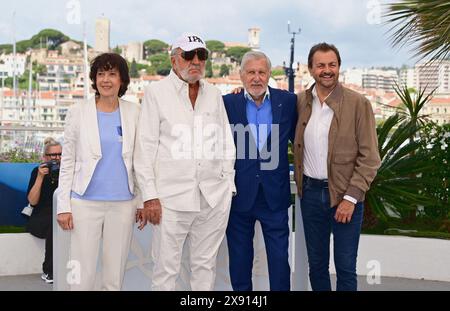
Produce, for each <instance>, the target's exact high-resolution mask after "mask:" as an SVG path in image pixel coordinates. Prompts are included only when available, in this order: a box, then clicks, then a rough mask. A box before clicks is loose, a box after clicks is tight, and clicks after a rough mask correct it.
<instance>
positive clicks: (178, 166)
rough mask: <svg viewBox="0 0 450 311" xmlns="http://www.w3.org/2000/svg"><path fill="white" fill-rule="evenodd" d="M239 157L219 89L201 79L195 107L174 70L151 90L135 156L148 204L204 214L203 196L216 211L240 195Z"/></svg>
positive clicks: (139, 180)
mask: <svg viewBox="0 0 450 311" xmlns="http://www.w3.org/2000/svg"><path fill="white" fill-rule="evenodd" d="M235 157H236V151H235V147H234V141H233V136H232V132H231V127H230V124H229V122H228V117H227V113H226V111H225V107H224V104H223V99H222V95H221V93H220V91H219V89H217V88H216V87H214V86H213V85H211V84H209V83H208V82H206V81H204V80H200V89H199V92H198V96H197V100H196V103H195V108H193V107H192V104H191V101H190V99H189V85H188V84H187V83H186V82H184V81H182V80H181V79H180V78H178V76H177V75H176V74H175V73H174V72H173V71H172V72H171V73H170V75H169V76H168V77H166V78H164V79H163V80H161V81H159V82H155V83H152V84H150V85H149V86H148V87H147V88H146V89H145V95H144V101H143V103H142V112H141V116H140V120H139V125H138V129H137V140H136V150H135V156H134V168H135V172H136V179H137V181H138V184H139V187H140V189H141V191H142V198H143V200H144V202H145V201H147V200H151V199H156V198H158V199H160V201H161V204H162V206H163V207H166V208H169V209H172V210H177V211H200V194H202V195H203V196H204V197H205V199H206V201H207V202H208V204H209V205H210V206H211V207H215V206H217V205H218V204H219V203H221V202H223V201H224V199H226V198H228V195H230V194H231V192H235V191H236V188H235V185H234V161H235Z"/></svg>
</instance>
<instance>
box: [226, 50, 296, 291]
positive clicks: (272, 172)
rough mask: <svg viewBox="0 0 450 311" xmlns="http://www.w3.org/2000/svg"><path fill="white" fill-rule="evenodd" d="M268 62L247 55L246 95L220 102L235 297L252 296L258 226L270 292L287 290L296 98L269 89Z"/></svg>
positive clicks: (244, 63)
mask: <svg viewBox="0 0 450 311" xmlns="http://www.w3.org/2000/svg"><path fill="white" fill-rule="evenodd" d="M270 74H271V63H270V60H269V58H268V57H267V56H266V55H265V54H264V53H262V52H256V51H251V52H248V53H246V54H245V55H244V57H243V58H242V63H241V72H240V75H241V80H242V83H243V85H244V89H243V90H242V91H241V92H240V93H238V94H229V95H226V96H224V102H225V108H226V110H227V113H228V119H229V121H230V124H231V127H232V129H233V136H234V142H235V144H236V151H237V155H236V164H235V170H236V178H235V183H236V188H237V195H236V196H235V197H234V198H233V201H232V205H231V213H230V218H229V222H228V227H227V241H228V250H229V262H230V277H231V284H232V286H233V289H234V290H236V291H251V290H252V288H253V287H252V268H253V256H254V252H253V236H254V233H255V222H256V221H257V220H258V221H259V222H260V223H261V227H262V232H263V235H264V241H265V246H266V253H267V260H268V268H269V279H270V289H271V290H276V291H288V290H289V289H290V276H291V273H290V267H289V261H288V248H289V224H288V220H289V217H288V208H289V206H290V204H291V202H290V194H291V192H290V184H289V162H288V141H289V140H291V142H292V141H293V140H294V135H295V126H296V123H297V108H296V103H297V96H296V95H295V94H292V93H289V92H287V91H282V90H278V89H274V88H270V87H268V82H269V78H270Z"/></svg>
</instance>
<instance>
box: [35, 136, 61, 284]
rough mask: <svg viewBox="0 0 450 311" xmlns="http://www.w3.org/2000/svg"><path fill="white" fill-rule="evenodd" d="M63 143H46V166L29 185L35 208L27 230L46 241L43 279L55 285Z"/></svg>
mask: <svg viewBox="0 0 450 311" xmlns="http://www.w3.org/2000/svg"><path fill="white" fill-rule="evenodd" d="M61 152H62V147H61V144H60V143H59V142H57V141H55V140H54V139H53V138H47V139H45V142H44V155H43V157H42V158H43V160H44V163H42V164H40V165H39V166H38V167H36V168H35V169H34V170H33V171H32V173H31V177H30V182H29V184H28V191H27V194H28V202H29V203H30V206H31V207H33V212H32V213H31V216H30V219H29V221H28V224H27V227H26V228H27V231H28V232H29V233H31V234H32V235H33V236H35V237H37V238H40V239H45V259H44V263H43V264H42V270H43V273H42V276H41V278H42V279H43V280H44V281H45V282H46V283H49V284H51V283H53V230H52V214H53V192H55V190H56V188H58V177H59V166H60V161H61Z"/></svg>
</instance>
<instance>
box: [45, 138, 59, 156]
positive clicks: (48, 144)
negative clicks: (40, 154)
mask: <svg viewBox="0 0 450 311" xmlns="http://www.w3.org/2000/svg"><path fill="white" fill-rule="evenodd" d="M55 146H61V143H60V142H59V141H56V140H55V139H54V138H53V137H47V138H46V139H45V140H44V155H46V154H47V152H48V150H49V149H50V147H55Z"/></svg>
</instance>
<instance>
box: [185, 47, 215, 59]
mask: <svg viewBox="0 0 450 311" xmlns="http://www.w3.org/2000/svg"><path fill="white" fill-rule="evenodd" d="M180 55H181V57H183V58H184V59H185V60H188V61H190V60H193V59H194V57H195V55H197V57H198V60H200V61H204V60H207V59H208V55H209V53H208V50H205V49H196V50H192V51H182V52H181V53H180Z"/></svg>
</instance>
